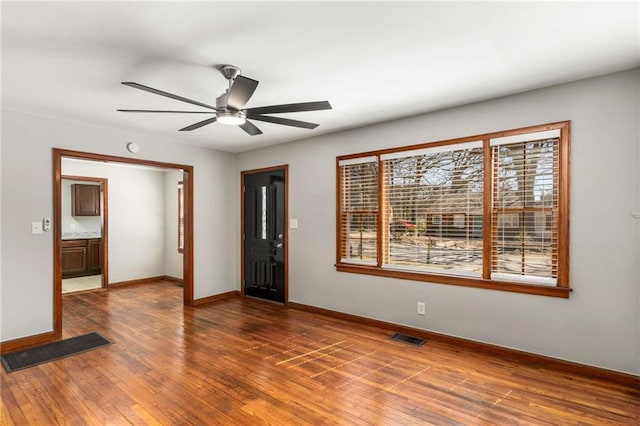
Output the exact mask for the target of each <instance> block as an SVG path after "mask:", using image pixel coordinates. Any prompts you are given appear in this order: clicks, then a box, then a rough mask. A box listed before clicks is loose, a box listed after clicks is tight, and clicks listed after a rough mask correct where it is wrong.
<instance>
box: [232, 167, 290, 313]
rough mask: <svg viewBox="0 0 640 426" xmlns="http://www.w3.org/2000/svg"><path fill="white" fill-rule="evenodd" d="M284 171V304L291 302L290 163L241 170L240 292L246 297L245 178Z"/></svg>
mask: <svg viewBox="0 0 640 426" xmlns="http://www.w3.org/2000/svg"><path fill="white" fill-rule="evenodd" d="M278 170H282V171H284V226H285V232H284V306H288V304H289V165H288V164H283V165H280V166H273V167H264V168H261V169H252V170H243V171H241V172H240V294H242V296H243V297H244V280H245V277H244V234H245V229H244V178H245V176H247V175H253V174H258V173H265V172H274V171H278Z"/></svg>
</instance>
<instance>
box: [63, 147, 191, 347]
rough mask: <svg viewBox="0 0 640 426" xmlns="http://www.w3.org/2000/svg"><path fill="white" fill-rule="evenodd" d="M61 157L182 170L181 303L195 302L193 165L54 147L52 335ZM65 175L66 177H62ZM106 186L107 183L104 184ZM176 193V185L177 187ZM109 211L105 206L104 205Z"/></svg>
mask: <svg viewBox="0 0 640 426" xmlns="http://www.w3.org/2000/svg"><path fill="white" fill-rule="evenodd" d="M63 159H73V160H84V161H87V162H96V164H98V163H100V164H104V163H108V164H114V165H116V164H119V165H122V166H129V167H131V166H137V167H143V168H144V167H146V168H156V169H163V170H170V171H174V172H175V171H180V173H181V176H180V177H181V182H182V184H181V197H182V209H183V210H182V214H183V217H182V222H181V235H182V239H183V240H182V247H180V248H181V252H182V272H183V273H182V283H183V303H184V304H185V305H187V306H193V305H194V291H193V179H192V177H193V166H189V165H184V164H175V163H164V162H158V161H152V160H144V159H137V158H128V157H117V156H110V155H102V154H95V153H87V152H79V151H70V150H63V149H56V148H54V149H53V186H54V187H53V200H54V217H53V232H54V235H53V237H54V238H53V239H54V280H53V282H54V334H55V335H56V338H60V337H61V336H62V270H63V268H62V245H63V244H62V242H63V239H62V217H63V215H62V179H63ZM64 177H66V176H64ZM103 185H104V188H106V187H107V186H106V182H105V183H104V184H103ZM176 193H177V188H176ZM102 202H103V206H107V205H108V204H107V203H108V198H107V196H106V194H105V195H104V199H103V200H102ZM105 211H106V213H107V214H108V209H107V208H105ZM108 228H109V221H108V217H107V216H106V215H105V217H104V223H103V236H104V237H106V238H104V241H103V242H102V249H103V253H102V260H101V263H102V265H101V272H102V274H104V275H103V277H102V282H103V287H106V288H108V285H109V283H110V281H109V256H108V251H109V250H108V248H109V238H108V236H109V234H108Z"/></svg>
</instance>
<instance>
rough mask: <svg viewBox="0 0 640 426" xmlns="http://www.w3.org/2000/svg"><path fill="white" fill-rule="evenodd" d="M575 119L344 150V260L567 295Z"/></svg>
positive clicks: (340, 249) (400, 273)
mask: <svg viewBox="0 0 640 426" xmlns="http://www.w3.org/2000/svg"><path fill="white" fill-rule="evenodd" d="M568 137H569V122H561V123H554V124H549V125H543V126H535V127H531V128H526V129H518V130H513V131H506V132H499V133H494V134H487V135H480V136H476V137H467V138H462V139H457V140H454V141H443V142H436V143H430V144H423V145H417V146H412V147H406V148H398V149H388V150H384V151H379V152H368V153H366V154H363V155H358V154H354V155H349V156H344V157H338V158H337V166H338V176H337V178H338V192H339V193H338V194H337V195H338V209H337V212H338V213H337V214H338V217H337V221H338V223H337V230H338V235H337V265H336V266H337V268H338V270H340V271H345V272H356V273H367V274H373V275H382V276H391V277H398V278H405V279H414V280H423V281H431V282H437V283H444V284H456V285H468V286H474V287H485V288H491V289H502V290H507V291H517V292H524V293H534V294H544V295H551V296H559V297H568V294H569V285H568V190H569V185H568V172H569V171H568V165H569V159H568V152H569V150H568V144H569V139H568Z"/></svg>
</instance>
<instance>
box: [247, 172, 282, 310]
mask: <svg viewBox="0 0 640 426" xmlns="http://www.w3.org/2000/svg"><path fill="white" fill-rule="evenodd" d="M243 183H244V213H243V214H244V235H243V238H244V265H243V268H244V269H243V270H244V294H245V295H247V296H255V297H260V298H262V299H268V300H273V301H275V302H281V303H284V302H285V261H286V256H285V253H286V251H285V241H286V236H285V233H286V224H285V220H286V213H285V189H286V185H285V169H277V170H273V171H266V172H261V173H246V174H244V175H243Z"/></svg>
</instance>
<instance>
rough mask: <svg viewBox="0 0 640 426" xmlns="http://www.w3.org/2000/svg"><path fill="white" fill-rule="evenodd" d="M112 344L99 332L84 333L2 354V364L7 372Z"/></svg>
mask: <svg viewBox="0 0 640 426" xmlns="http://www.w3.org/2000/svg"><path fill="white" fill-rule="evenodd" d="M110 344H111V342H110V341H109V340H108V339H105V338H104V337H102V336H101V335H99V334H98V333H89V334H83V335H82V336H76V337H71V338H69V339H64V340H59V341H57V342H52V343H47V344H44V345H41V346H35V347H33V348H29V349H24V350H21V351H17V352H12V353H9V354H5V355H2V366H3V367H4V369H5V371H6V372H7V373H11V372H13V371H17V370H22V369H24V368H29V367H33V366H34V365H38V364H43V363H45V362H49V361H54V360H56V359H60V358H64V357H68V356H71V355H75V354H79V353H82V352H86V351H90V350H92V349H96V348H99V347H101V346H105V345H110Z"/></svg>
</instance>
